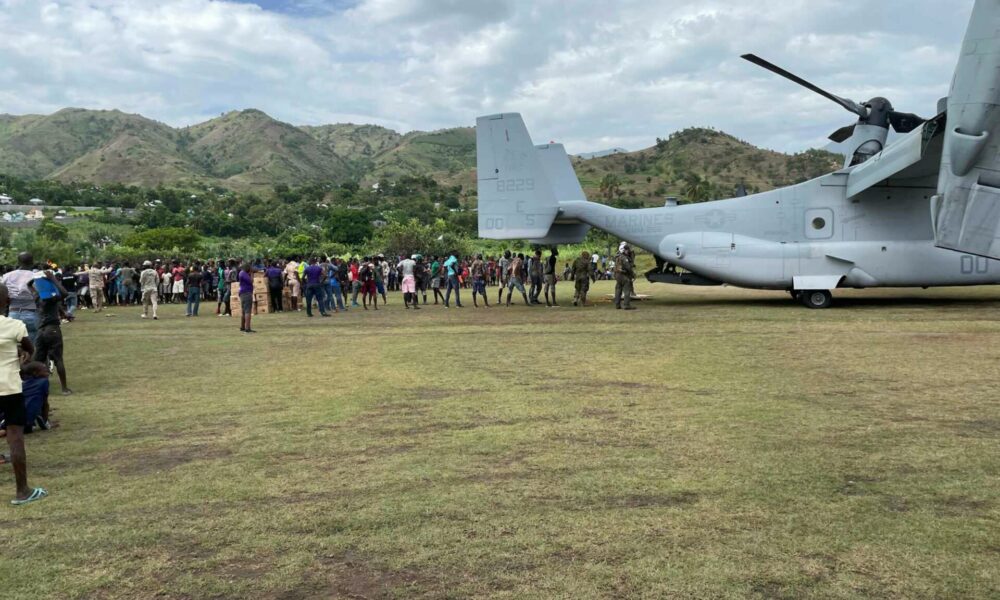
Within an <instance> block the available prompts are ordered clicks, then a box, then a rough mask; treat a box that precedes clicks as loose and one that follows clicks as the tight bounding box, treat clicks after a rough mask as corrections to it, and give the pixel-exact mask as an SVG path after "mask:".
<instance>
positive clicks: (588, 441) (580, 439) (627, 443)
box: [549, 430, 656, 450]
mask: <svg viewBox="0 0 1000 600" xmlns="http://www.w3.org/2000/svg"><path fill="white" fill-rule="evenodd" d="M549 439H550V440H553V441H559V442H564V443H567V444H575V445H580V446H590V447H593V448H622V449H637V450H648V449H650V448H655V447H656V445H655V444H654V443H653V442H651V441H647V440H643V439H633V438H628V437H623V436H621V435H613V434H612V433H610V432H609V431H600V430H595V431H591V432H590V433H589V434H574V433H569V434H556V435H553V436H551V437H550V438H549Z"/></svg>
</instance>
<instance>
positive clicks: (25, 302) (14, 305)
mask: <svg viewBox="0 0 1000 600" xmlns="http://www.w3.org/2000/svg"><path fill="white" fill-rule="evenodd" d="M34 262H35V259H34V257H33V256H32V255H31V253H30V252H22V253H20V254H18V255H17V269H16V270H14V271H11V272H10V273H7V274H6V275H4V276H3V279H2V282H3V285H4V287H6V288H7V295H8V298H9V303H10V314H9V315H7V316H9V317H10V318H11V319H17V320H18V321H21V322H22V323H24V326H25V327H26V328H27V329H28V337H30V338H31V343H35V340H36V339H37V337H38V314H37V305H36V304H35V296H34V295H33V294H32V293H31V288H29V287H28V284H29V283H30V282H31V281H32V280H33V279H34V278H35V273H34V271H33V270H32V266H33V265H34Z"/></svg>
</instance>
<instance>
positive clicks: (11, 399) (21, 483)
mask: <svg viewBox="0 0 1000 600" xmlns="http://www.w3.org/2000/svg"><path fill="white" fill-rule="evenodd" d="M9 305H10V297H9V295H8V294H7V288H6V287H4V286H0V315H6V314H7V308H8V306H9ZM34 352H35V347H34V345H33V344H32V343H31V338H29V337H28V328H27V326H25V324H24V323H22V322H21V321H18V320H17V319H11V318H9V317H5V316H0V410H2V411H3V414H4V425H5V426H6V428H7V430H6V433H7V435H6V437H7V445H8V446H9V447H10V458H9V459H7V458H4V459H3V460H0V462H10V463H11V465H12V466H13V467H14V482H15V484H16V485H17V493H16V495H15V496H14V499H13V500H11V501H10V503H11V504H13V505H15V506H20V505H22V504H28V503H30V502H34V501H36V500H41V499H42V498H44V497H46V496H48V495H49V493H48V492H46V491H45V490H44V489H42V488H31V487H29V486H28V459H27V454H26V452H25V449H24V426H25V425H26V424H27V423H26V422H25V421H26V420H27V413H26V411H25V407H24V394H23V393H21V354H22V353H24V354H26V355H28V356H31V355H32V354H34Z"/></svg>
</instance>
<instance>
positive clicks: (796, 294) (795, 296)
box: [788, 290, 802, 302]
mask: <svg viewBox="0 0 1000 600" xmlns="http://www.w3.org/2000/svg"><path fill="white" fill-rule="evenodd" d="M788 295H789V296H791V297H792V300H797V301H800V302H801V301H802V290H788Z"/></svg>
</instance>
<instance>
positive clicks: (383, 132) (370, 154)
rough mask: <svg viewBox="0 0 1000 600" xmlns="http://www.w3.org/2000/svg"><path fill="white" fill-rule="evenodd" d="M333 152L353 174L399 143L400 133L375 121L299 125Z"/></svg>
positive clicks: (372, 164)
mask: <svg viewBox="0 0 1000 600" xmlns="http://www.w3.org/2000/svg"><path fill="white" fill-rule="evenodd" d="M299 129H301V130H302V131H304V132H306V133H308V134H309V135H310V136H312V137H314V138H315V139H316V140H318V141H319V142H320V143H321V144H323V146H325V147H326V148H327V149H329V150H330V151H331V152H333V153H334V154H336V155H337V156H341V157H343V158H344V159H345V160H347V161H348V162H349V163H350V165H351V168H352V170H353V171H354V172H355V174H356V175H357V176H363V175H364V174H365V173H367V172H369V171H370V170H371V169H372V167H373V166H374V161H373V159H374V157H375V156H376V155H378V154H380V153H382V152H385V151H387V150H391V149H392V148H395V147H396V146H398V145H399V143H400V141H401V140H402V139H403V136H402V135H400V134H399V133H397V132H395V131H393V130H391V129H387V128H385V127H379V126H378V125H355V124H353V123H338V124H336V125H318V126H308V125H304V126H302V127H300V128H299Z"/></svg>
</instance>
